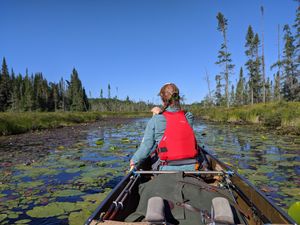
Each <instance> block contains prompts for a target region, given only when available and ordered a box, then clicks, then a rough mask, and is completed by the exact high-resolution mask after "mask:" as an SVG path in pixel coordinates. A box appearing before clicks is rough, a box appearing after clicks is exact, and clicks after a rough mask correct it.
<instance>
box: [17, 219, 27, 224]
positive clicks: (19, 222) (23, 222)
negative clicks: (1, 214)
mask: <svg viewBox="0 0 300 225" xmlns="http://www.w3.org/2000/svg"><path fill="white" fill-rule="evenodd" d="M30 222H31V220H30V219H24V220H18V221H15V222H14V223H16V224H26V223H30Z"/></svg>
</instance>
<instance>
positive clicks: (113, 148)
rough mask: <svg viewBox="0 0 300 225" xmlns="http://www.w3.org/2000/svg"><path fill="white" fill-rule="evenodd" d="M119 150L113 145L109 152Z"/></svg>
mask: <svg viewBox="0 0 300 225" xmlns="http://www.w3.org/2000/svg"><path fill="white" fill-rule="evenodd" d="M117 149H118V146H116V145H112V146H110V147H109V150H111V151H115V150H117Z"/></svg>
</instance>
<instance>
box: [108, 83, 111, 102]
mask: <svg viewBox="0 0 300 225" xmlns="http://www.w3.org/2000/svg"><path fill="white" fill-rule="evenodd" d="M107 92H108V93H107V98H108V99H110V97H111V95H110V84H108V86H107Z"/></svg>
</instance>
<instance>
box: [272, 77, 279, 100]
mask: <svg viewBox="0 0 300 225" xmlns="http://www.w3.org/2000/svg"><path fill="white" fill-rule="evenodd" d="M274 82H275V84H274V91H273V92H274V94H273V96H274V100H275V101H280V75H279V71H277V73H276V75H275V76H274Z"/></svg>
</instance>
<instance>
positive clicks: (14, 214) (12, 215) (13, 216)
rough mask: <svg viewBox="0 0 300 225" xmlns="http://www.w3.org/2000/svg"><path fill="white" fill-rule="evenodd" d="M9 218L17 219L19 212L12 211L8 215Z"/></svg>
mask: <svg viewBox="0 0 300 225" xmlns="http://www.w3.org/2000/svg"><path fill="white" fill-rule="evenodd" d="M7 217H8V218H9V219H17V218H18V217H19V214H17V213H15V212H11V213H9V214H8V216H7Z"/></svg>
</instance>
